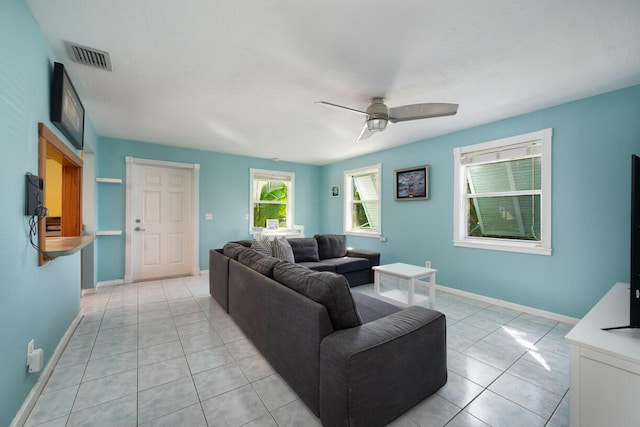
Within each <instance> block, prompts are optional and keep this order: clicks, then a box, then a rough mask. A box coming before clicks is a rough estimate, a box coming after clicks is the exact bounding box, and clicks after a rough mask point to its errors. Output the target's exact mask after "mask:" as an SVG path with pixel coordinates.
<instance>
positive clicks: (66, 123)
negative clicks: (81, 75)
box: [50, 62, 84, 150]
mask: <svg viewBox="0 0 640 427" xmlns="http://www.w3.org/2000/svg"><path fill="white" fill-rule="evenodd" d="M50 116H51V117H50V118H51V122H52V123H53V124H54V125H55V126H56V127H57V128H58V129H60V131H61V132H62V133H63V134H64V136H66V137H67V138H68V139H69V142H71V144H73V146H74V147H76V148H77V149H79V150H82V148H83V147H84V106H83V105H82V102H80V98H79V97H78V93H77V92H76V89H75V88H74V87H73V83H71V79H70V78H69V75H68V74H67V71H66V70H65V68H64V65H63V64H61V63H59V62H56V63H54V65H53V79H52V82H51V111H50Z"/></svg>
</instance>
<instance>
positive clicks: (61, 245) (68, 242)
mask: <svg viewBox="0 0 640 427" xmlns="http://www.w3.org/2000/svg"><path fill="white" fill-rule="evenodd" d="M94 240H95V237H94V236H76V237H47V238H46V239H45V244H44V248H42V251H43V252H44V254H45V255H46V256H47V258H50V259H53V258H57V257H60V256H66V255H72V254H74V253H76V252H78V251H79V250H80V249H82V248H84V247H85V246H87V245H88V244H89V243H91V242H93V241H94Z"/></svg>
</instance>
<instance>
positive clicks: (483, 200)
mask: <svg viewBox="0 0 640 427" xmlns="http://www.w3.org/2000/svg"><path fill="white" fill-rule="evenodd" d="M551 135H552V129H544V130H541V131H538V132H532V133H528V134H525V135H519V136H515V137H511V138H505V139H500V140H497V141H491V142H486V143H482V144H476V145H471V146H467V147H458V148H455V149H454V151H453V153H454V161H455V164H454V169H455V176H454V188H455V192H456V194H455V197H454V244H455V245H456V246H465V247H474V248H485V249H494V250H503V251H512V252H526V253H534V254H542V255H551Z"/></svg>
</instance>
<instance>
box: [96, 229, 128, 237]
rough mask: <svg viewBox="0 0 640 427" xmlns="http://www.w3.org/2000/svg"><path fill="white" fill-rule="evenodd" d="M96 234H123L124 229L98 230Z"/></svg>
mask: <svg viewBox="0 0 640 427" xmlns="http://www.w3.org/2000/svg"><path fill="white" fill-rule="evenodd" d="M96 236H122V230H102V231H96Z"/></svg>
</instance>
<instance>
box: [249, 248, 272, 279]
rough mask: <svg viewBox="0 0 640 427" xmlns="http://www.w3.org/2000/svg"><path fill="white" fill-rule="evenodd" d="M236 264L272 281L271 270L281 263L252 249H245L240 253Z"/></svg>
mask: <svg viewBox="0 0 640 427" xmlns="http://www.w3.org/2000/svg"><path fill="white" fill-rule="evenodd" d="M238 262H240V264H244V265H246V266H247V267H249V268H251V269H252V270H255V271H257V272H258V273H260V274H264V275H265V276H268V277H270V278H272V279H273V268H274V267H275V266H276V265H277V264H279V263H281V262H282V261H281V260H279V259H278V258H274V257H272V256H266V255H262V254H261V253H259V252H256V251H254V250H252V249H247V250H244V251H242V252H240V255H238Z"/></svg>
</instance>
